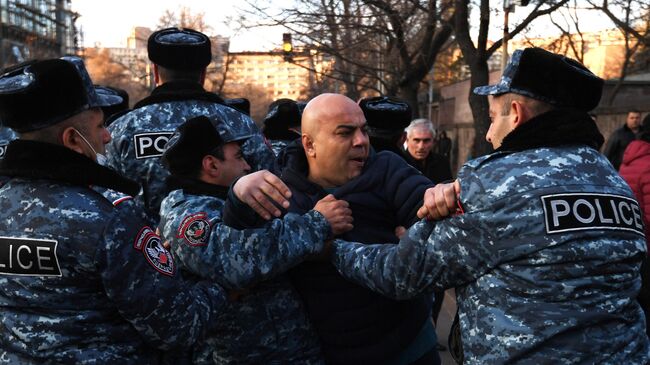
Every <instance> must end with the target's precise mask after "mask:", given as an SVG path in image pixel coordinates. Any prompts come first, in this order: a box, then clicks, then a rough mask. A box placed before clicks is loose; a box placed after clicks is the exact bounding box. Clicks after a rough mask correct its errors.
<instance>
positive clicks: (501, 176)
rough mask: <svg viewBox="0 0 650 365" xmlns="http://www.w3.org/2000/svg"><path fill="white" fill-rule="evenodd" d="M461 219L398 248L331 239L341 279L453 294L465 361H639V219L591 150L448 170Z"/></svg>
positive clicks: (643, 339)
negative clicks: (457, 187) (455, 181)
mask: <svg viewBox="0 0 650 365" xmlns="http://www.w3.org/2000/svg"><path fill="white" fill-rule="evenodd" d="M458 178H459V180H460V184H461V194H460V200H461V203H462V206H463V208H464V213H463V214H460V215H456V216H454V217H450V218H448V219H445V220H443V221H440V222H438V223H434V222H426V221H421V222H419V223H416V224H415V225H414V226H413V227H411V229H409V231H408V232H407V234H406V235H405V236H404V238H402V240H401V241H400V243H399V244H398V245H394V246H389V245H374V246H365V245H360V244H354V243H346V242H342V241H340V242H336V243H335V254H334V256H333V261H334V263H335V265H336V266H337V269H338V270H339V271H340V272H341V273H342V274H343V275H344V276H346V277H347V278H349V279H350V280H353V281H355V282H357V283H360V284H363V285H365V286H368V287H369V288H371V289H372V290H375V291H378V292H380V293H382V294H384V295H387V296H390V297H393V298H398V299H404V298H411V297H414V296H416V295H418V294H420V293H422V292H430V291H434V290H442V289H446V288H450V287H456V295H457V302H458V307H459V308H458V311H459V315H460V324H461V332H462V342H463V348H464V355H465V363H466V364H503V363H508V364H511V363H518V364H519V363H521V364H540V363H553V364H595V363H598V364H646V363H647V362H648V361H649V360H650V345H649V343H648V337H647V336H646V335H645V322H644V320H643V319H644V317H643V312H642V311H641V308H640V307H639V305H638V303H637V301H636V296H637V294H638V292H639V288H640V286H641V280H640V277H639V268H640V264H641V259H642V258H643V257H644V256H645V255H646V246H645V239H644V237H643V225H642V221H641V216H640V214H641V213H640V210H639V207H638V204H637V203H636V201H634V200H633V195H632V192H631V191H630V189H629V187H628V186H627V184H626V183H625V182H624V181H623V179H622V178H621V177H620V176H619V175H618V174H617V172H616V171H615V170H614V169H613V168H612V167H611V165H610V164H609V162H608V161H607V160H606V159H605V157H603V156H602V155H601V154H599V153H598V152H597V151H596V150H594V149H591V148H588V147H578V146H567V147H555V148H546V147H542V148H535V149H531V150H524V151H521V152H515V153H503V152H500V153H495V154H493V155H489V156H486V157H483V158H480V159H476V160H473V161H470V162H468V163H467V164H466V165H465V166H464V167H463V168H462V169H461V170H460V172H459V174H458Z"/></svg>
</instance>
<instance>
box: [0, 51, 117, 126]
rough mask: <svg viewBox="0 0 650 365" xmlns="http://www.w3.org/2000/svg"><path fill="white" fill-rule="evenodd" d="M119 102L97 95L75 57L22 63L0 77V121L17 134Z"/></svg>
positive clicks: (110, 97) (82, 66)
mask: <svg viewBox="0 0 650 365" xmlns="http://www.w3.org/2000/svg"><path fill="white" fill-rule="evenodd" d="M121 101H122V98H121V97H119V96H108V95H102V94H99V93H97V92H96V90H95V88H94V87H93V84H92V81H91V80H90V76H89V75H88V72H87V71H86V68H85V66H84V64H83V61H82V60H81V59H80V58H78V57H63V58H62V59H50V60H44V61H29V62H24V63H21V64H18V65H16V66H13V67H10V68H8V69H6V70H5V71H4V73H3V74H2V75H0V121H2V124H3V125H4V126H7V127H9V128H11V129H13V130H15V131H16V132H18V133H24V132H31V131H35V130H38V129H42V128H45V127H49V126H51V125H54V124H57V123H59V122H61V121H63V120H65V119H68V118H70V117H72V116H74V115H76V114H78V113H81V112H83V111H85V110H88V109H90V108H95V107H104V106H109V105H114V104H118V103H120V102H121Z"/></svg>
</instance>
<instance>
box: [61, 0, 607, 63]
mask: <svg viewBox="0 0 650 365" xmlns="http://www.w3.org/2000/svg"><path fill="white" fill-rule="evenodd" d="M268 3H269V4H271V2H270V1H269V2H268ZM290 3H291V1H290V0H282V1H279V0H275V1H274V2H273V3H272V4H273V6H281V5H278V4H287V5H288V4H290ZM243 4H244V1H243V0H183V1H182V2H181V1H178V0H111V1H110V2H104V1H97V0H72V9H73V10H74V11H76V12H78V13H79V14H80V15H81V16H80V17H79V19H78V20H77V24H78V25H79V26H80V27H81V29H82V31H83V36H84V46H86V47H94V46H96V45H98V46H102V47H123V46H125V45H126V38H127V37H128V35H129V33H130V31H131V29H132V28H133V27H134V26H145V27H149V28H152V29H155V28H157V24H158V20H159V18H160V17H161V15H162V14H163V13H164V11H165V10H167V9H169V10H178V9H179V8H180V6H181V5H183V6H186V7H188V8H190V9H191V11H192V13H198V12H204V13H205V20H206V22H207V23H208V24H209V25H210V26H211V27H212V28H213V29H214V31H213V33H214V34H219V35H222V36H226V37H230V51H231V52H240V51H268V50H271V49H273V48H278V47H280V45H281V43H282V33H283V29H282V28H262V29H260V28H258V29H255V30H240V31H237V30H235V27H230V26H229V25H228V24H227V23H226V22H227V21H228V19H229V18H233V17H236V16H237V14H238V12H237V7H238V6H243ZM531 9H532V7H531V5H529V6H528V7H526V8H520V7H517V10H516V11H515V13H514V14H512V15H511V20H512V21H513V22H512V23H511V27H512V24H514V23H515V22H516V20H517V18H518V17H522V16H525V15H526V14H527V13H528V11H530V10H531ZM474 15H475V16H476V14H474ZM502 16H503V15H502V13H501V12H493V13H492V17H493V18H492V20H491V27H493V30H491V32H490V38H494V39H499V38H501V36H502V34H501V32H502V31H501V30H500V29H496V27H502V25H503V22H502ZM497 18H498V19H497ZM544 18H546V19H544ZM544 18H541V19H538V20H536V21H535V22H534V23H533V24H534V27H533V29H532V30H531V31H530V33H529V35H536V36H540V35H548V34H550V33H552V32H557V29H555V27H554V26H553V25H552V24H550V23H549V22H548V17H544ZM473 22H478V19H476V20H474V21H473ZM580 23H581V27H583V31H593V30H597V29H603V28H611V27H612V26H613V25H612V23H611V22H610V21H609V19H607V18H606V17H605V16H604V15H602V14H600V13H596V12H585V13H583V14H582V15H581V17H580Z"/></svg>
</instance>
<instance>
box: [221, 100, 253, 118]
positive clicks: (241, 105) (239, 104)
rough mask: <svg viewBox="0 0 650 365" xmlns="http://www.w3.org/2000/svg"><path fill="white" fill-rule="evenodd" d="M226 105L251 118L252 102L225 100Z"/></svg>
mask: <svg viewBox="0 0 650 365" xmlns="http://www.w3.org/2000/svg"><path fill="white" fill-rule="evenodd" d="M224 101H225V103H226V105H228V106H230V107H233V108H235V109H237V110H238V111H240V112H242V113H244V114H246V115H248V116H250V115H251V102H250V101H249V100H248V99H246V98H234V99H226V100H224Z"/></svg>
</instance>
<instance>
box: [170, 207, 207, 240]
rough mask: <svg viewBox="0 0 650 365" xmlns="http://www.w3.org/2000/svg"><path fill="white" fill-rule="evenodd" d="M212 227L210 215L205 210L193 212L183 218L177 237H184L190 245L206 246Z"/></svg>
mask: <svg viewBox="0 0 650 365" xmlns="http://www.w3.org/2000/svg"><path fill="white" fill-rule="evenodd" d="M211 229H212V227H210V221H208V215H207V214H206V213H205V212H200V213H196V214H192V215H189V216H187V217H185V218H183V220H182V221H181V224H180V227H179V228H178V232H177V234H176V238H184V239H185V241H186V242H187V243H188V244H189V245H190V246H205V245H206V244H207V242H208V238H209V237H210V231H211Z"/></svg>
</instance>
